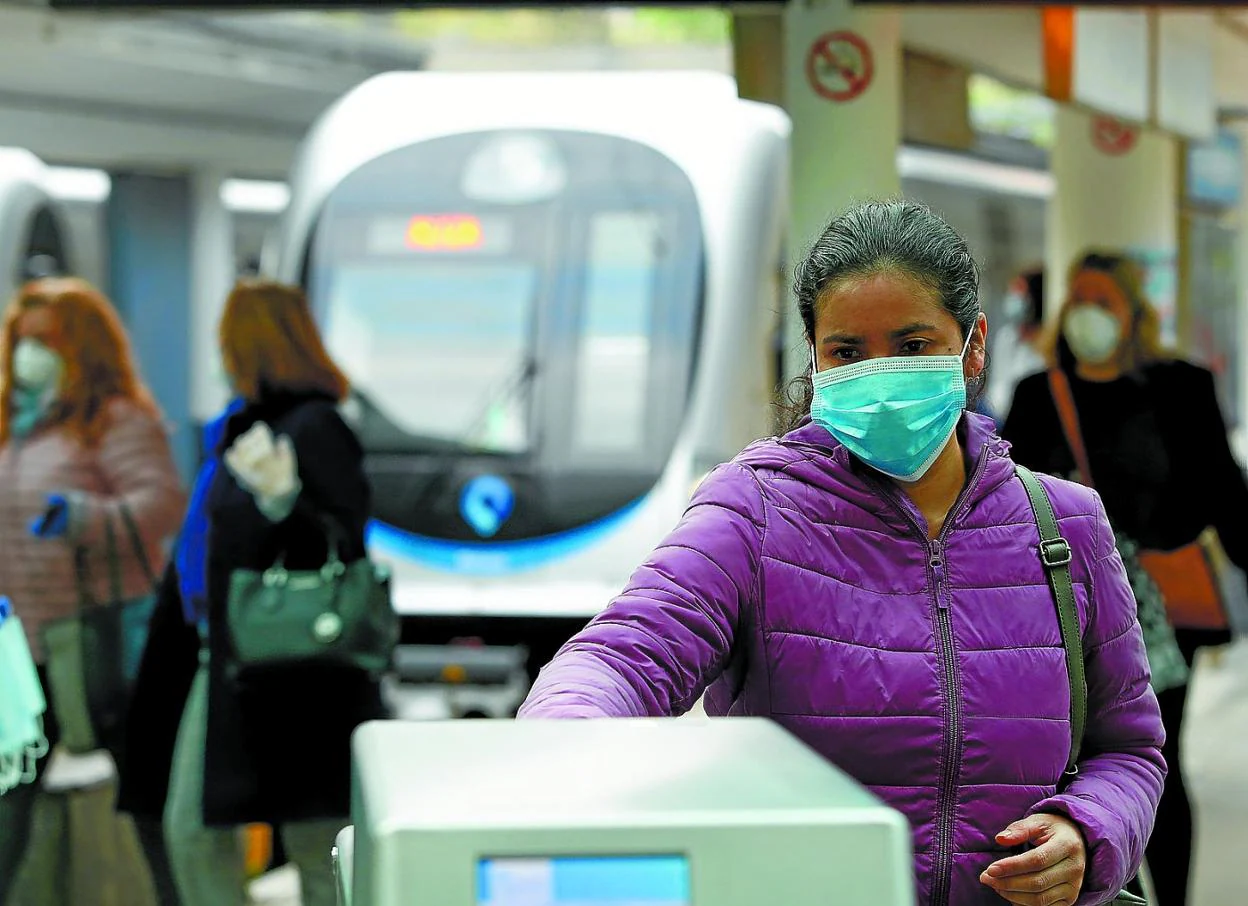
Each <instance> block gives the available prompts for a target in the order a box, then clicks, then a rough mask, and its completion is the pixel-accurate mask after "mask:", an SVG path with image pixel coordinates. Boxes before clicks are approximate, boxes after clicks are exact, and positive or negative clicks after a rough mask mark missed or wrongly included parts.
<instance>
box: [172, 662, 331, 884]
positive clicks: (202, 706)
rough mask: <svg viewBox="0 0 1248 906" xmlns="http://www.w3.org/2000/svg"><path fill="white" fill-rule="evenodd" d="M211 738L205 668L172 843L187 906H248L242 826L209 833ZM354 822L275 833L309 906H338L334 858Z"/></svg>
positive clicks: (175, 799)
mask: <svg viewBox="0 0 1248 906" xmlns="http://www.w3.org/2000/svg"><path fill="white" fill-rule="evenodd" d="M207 735H208V669H207V667H200V669H199V673H198V674H196V676H195V682H194V684H193V685H192V686H191V694H190V696H189V698H188V699H187V703H186V710H185V711H184V712H183V715H182V723H181V724H180V726H179V728H178V739H177V743H176V745H175V747H174V755H173V773H172V776H171V777H170V781H169V798H168V801H167V802H166V804H165V821H164V824H165V842H166V844H167V846H168V850H169V859H170V862H171V863H172V864H173V876H174V879H175V880H176V882H177V885H178V893H179V894H180V895H181V898H182V902H183V904H184V906H242V904H244V903H246V877H245V874H244V868H243V853H242V849H241V846H240V842H239V841H240V837H239V833H238V829H237V828H230V827H205V826H204V821H203V791H204V747H205V743H206V742H207ZM348 823H350V822H349V819H347V818H345V817H344V818H342V819H339V820H332V821H299V822H292V823H290V824H284V825H282V826H281V827H279V828H275V832H276V833H280V834H281V838H282V846H283V847H284V848H285V850H286V855H287V858H289V859H290V861H291V863H293V864H294V865H295V866H297V867H298V869H299V875H300V882H301V885H302V888H303V906H334V904H335V901H336V899H337V893H336V891H335V888H334V874H333V864H332V861H331V858H330V852H331V850H332V849H333V845H334V839H335V837H337V835H338V832H339V831H340V830H341V829H342V828H343V827H345V826H346V825H347V824H348Z"/></svg>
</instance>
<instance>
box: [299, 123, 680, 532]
mask: <svg viewBox="0 0 1248 906" xmlns="http://www.w3.org/2000/svg"><path fill="white" fill-rule="evenodd" d="M510 136H512V133H506V132H503V133H497V132H494V133H479V134H467V135H456V136H450V137H446V138H439V139H434V140H430V141H427V142H422V143H419V144H416V145H412V146H410V147H406V148H402V149H400V150H398V151H394V152H391V153H390V154H388V155H385V156H383V157H380V158H377V159H376V160H374V161H372V162H370V163H368V164H367V165H365V166H363V167H361V168H360V169H359V170H357V171H356V172H355V173H353V174H351V175H350V176H349V177H347V178H346V179H345V180H344V181H343V182H342V183H340V184H339V186H338V187H337V188H336V189H335V190H334V191H333V192H331V193H330V195H329V198H328V199H327V201H326V203H325V205H324V207H323V208H322V210H321V213H320V217H319V220H318V224H317V228H316V231H315V233H314V235H313V237H312V243H311V246H310V248H309V255H308V260H307V263H306V266H305V274H306V280H307V281H308V289H309V295H310V298H311V299H312V302H313V305H314V306H315V308H316V310H317V312H318V315H319V317H320V318H321V319H322V323H323V324H324V325H325V334H326V340H327V343H328V345H329V347H330V351H331V352H332V353H333V354H334V355H335V357H336V358H338V359H339V361H340V362H341V363H342V365H343V367H344V369H345V370H346V371H347V373H348V376H349V377H350V378H351V380H352V383H353V386H354V388H355V391H356V394H355V398H354V399H353V401H352V405H353V407H354V410H355V412H354V415H353V417H354V424H355V427H356V429H357V431H358V433H359V435H360V437H361V440H362V442H363V444H364V446H365V449H366V450H367V451H368V453H369V454H370V459H369V463H370V475H371V477H372V480H373V484H374V488H375V491H376V494H375V498H376V499H377V501H378V504H377V506H378V516H379V517H380V518H382V519H383V520H385V521H387V522H391V523H392V524H395V525H398V526H399V527H401V528H406V529H409V530H411V531H414V532H418V533H420V534H425V535H430V536H434V537H441V538H452V539H454V538H461V537H462V538H464V539H471V538H472V537H473V535H472V530H471V528H470V527H467V526H465V525H464V523H463V520H462V519H460V518H459V517H458V515H457V506H458V503H457V501H459V499H460V496H459V495H460V494H461V492H462V490H463V488H464V487H465V484H466V483H467V482H470V481H471V480H472V477H473V476H475V475H480V474H483V473H491V474H493V475H496V476H500V477H501V478H502V479H503V480H505V481H506V482H508V483H509V484H510V485H511V486H512V487H513V488H514V490H515V493H516V502H515V515H514V516H512V517H511V518H510V519H509V521H508V522H507V524H506V525H505V526H504V527H503V529H502V530H501V531H500V532H499V533H498V535H497V539H498V540H505V539H519V538H526V537H534V536H539V535H544V534H550V533H554V532H558V531H561V530H565V529H568V528H573V527H575V526H577V525H581V524H584V523H586V522H589V521H592V520H594V519H597V518H601V517H603V516H606V515H608V514H610V513H611V512H613V511H615V510H618V509H620V508H621V507H623V506H626V505H627V504H628V503H630V502H632V501H634V500H636V499H638V498H640V497H642V496H644V494H645V493H646V492H647V491H648V490H649V489H650V488H651V487H653V486H654V484H655V483H656V482H657V481H658V479H659V478H660V477H661V475H662V472H663V470H664V468H665V465H666V463H667V460H668V457H669V456H670V455H671V451H672V449H673V447H674V445H675V442H676V438H677V435H678V433H679V431H680V428H681V425H682V422H683V419H684V415H685V407H686V403H687V398H688V392H689V385H690V382H691V379H692V368H693V361H694V358H695V355H696V345H697V338H698V329H699V323H700V316H701V292H702V283H701V280H702V262H703V251H702V232H701V222H700V218H699V216H698V206H697V202H696V199H695V197H694V194H693V189H692V186H691V185H690V184H689V181H688V178H687V177H686V176H685V175H684V173H683V172H682V171H680V170H679V169H678V168H677V167H676V165H675V164H673V163H672V162H671V161H669V160H668V159H666V158H664V157H662V156H661V155H659V154H658V153H657V152H655V151H653V150H652V149H649V148H646V147H645V146H642V145H639V144H636V143H633V142H630V141H626V140H624V139H619V138H611V137H607V136H597V135H588V134H583V133H571V132H538V133H532V132H530V133H525V134H524V137H523V139H524V141H523V148H522V150H526V151H527V152H528V153H527V155H523V156H516V159H517V160H520V158H521V157H523V160H521V162H523V163H525V164H526V166H525V167H523V168H521V167H519V166H518V165H517V166H516V167H514V168H513V169H514V170H515V171H516V172H515V173H509V172H508V166H511V164H512V163H514V161H513V160H512V156H509V154H504V153H502V151H508V144H507V143H508V141H509V140H510V138H509V137H510ZM500 149H501V150H500ZM511 150H513V151H514V150H515V149H511ZM538 152H540V153H538ZM537 163H541V164H542V166H543V167H546V168H548V169H549V170H550V171H551V173H554V174H555V175H557V176H558V178H557V179H555V178H553V177H552V178H546V177H545V176H543V174H542V173H539V172H538V169H540V168H538V167H537V166H536V165H537ZM486 164H488V166H486ZM504 164H506V165H507V166H504ZM516 174H519V176H516ZM539 176H541V177H542V178H538V177H539ZM512 177H515V180H514V181H513V182H512V183H510V184H508V183H507V180H508V179H510V178H512Z"/></svg>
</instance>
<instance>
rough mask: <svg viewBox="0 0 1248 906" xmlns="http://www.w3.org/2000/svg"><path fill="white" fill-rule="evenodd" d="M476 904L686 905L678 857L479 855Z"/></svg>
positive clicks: (685, 879)
mask: <svg viewBox="0 0 1248 906" xmlns="http://www.w3.org/2000/svg"><path fill="white" fill-rule="evenodd" d="M477 875H478V877H477V904H478V906H691V902H690V900H689V860H688V859H686V858H684V857H683V856H608V857H584V856H573V857H568V858H550V859H543V858H527V857H526V858H512V859H483V860H482V861H481V863H480V865H479V866H478V871H477Z"/></svg>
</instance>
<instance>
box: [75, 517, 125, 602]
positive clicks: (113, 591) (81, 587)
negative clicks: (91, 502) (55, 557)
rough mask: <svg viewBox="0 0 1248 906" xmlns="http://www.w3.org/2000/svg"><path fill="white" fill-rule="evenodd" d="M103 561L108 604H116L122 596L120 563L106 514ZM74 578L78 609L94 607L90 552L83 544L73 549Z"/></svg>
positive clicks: (109, 519)
mask: <svg viewBox="0 0 1248 906" xmlns="http://www.w3.org/2000/svg"><path fill="white" fill-rule="evenodd" d="M104 559H105V561H106V563H107V565H108V593H109V603H116V602H117V601H120V600H121V596H122V587H123V586H122V581H121V561H120V559H119V557H118V554H117V532H116V530H115V529H114V527H113V520H112V518H111V517H110V516H109V515H108V513H105V514H104ZM74 577H75V579H76V580H77V583H78V609H79V610H80V611H81V610H84V609H86V608H88V607H95V606H96V605H97V603H98V602H97V601H96V600H95V595H94V593H93V589H94V586H95V583H94V581H93V580H92V577H91V557H90V551H89V550H88V549H87V547H86V545H83V544H79V545H76V546H75V547H74Z"/></svg>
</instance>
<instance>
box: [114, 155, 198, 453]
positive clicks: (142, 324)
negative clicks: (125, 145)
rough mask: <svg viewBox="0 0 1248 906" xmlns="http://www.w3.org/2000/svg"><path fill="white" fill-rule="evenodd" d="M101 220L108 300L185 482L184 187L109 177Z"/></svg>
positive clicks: (187, 221) (181, 182) (169, 180)
mask: <svg viewBox="0 0 1248 906" xmlns="http://www.w3.org/2000/svg"><path fill="white" fill-rule="evenodd" d="M105 221H106V223H107V227H108V237H109V267H108V272H109V284H110V295H111V296H112V298H113V300H114V302H115V303H116V304H117V307H118V309H119V311H120V313H121V316H122V318H123V319H124V320H125V323H126V327H127V328H128V330H129V332H130V338H131V341H132V342H133V344H134V349H135V353H136V355H137V356H138V359H139V364H140V367H141V368H142V370H143V375H144V377H145V378H146V379H147V382H148V385H149V386H150V387H151V388H152V392H153V393H154V394H155V396H156V400H157V402H158V403H160V406H161V409H162V410H163V411H164V414H165V417H166V419H168V421H169V422H170V424H171V426H172V428H173V432H174V433H173V437H172V443H173V452H174V457H175V459H176V461H177V463H178V467H179V468H180V469H181V470H182V473H183V476H184V477H189V476H190V475H191V474H192V473H193V469H194V467H195V464H196V459H197V457H196V443H195V431H194V429H193V426H192V424H191V418H190V366H189V360H190V354H191V348H190V287H191V275H190V261H191V229H190V226H191V187H190V181H189V180H188V179H186V178H185V177H180V176H149V175H146V174H137V173H122V174H116V175H114V176H113V188H112V193H111V194H110V195H109V199H108V207H107V211H106V216H105Z"/></svg>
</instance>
